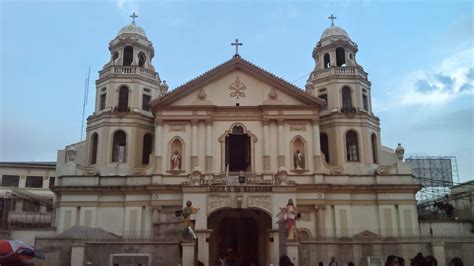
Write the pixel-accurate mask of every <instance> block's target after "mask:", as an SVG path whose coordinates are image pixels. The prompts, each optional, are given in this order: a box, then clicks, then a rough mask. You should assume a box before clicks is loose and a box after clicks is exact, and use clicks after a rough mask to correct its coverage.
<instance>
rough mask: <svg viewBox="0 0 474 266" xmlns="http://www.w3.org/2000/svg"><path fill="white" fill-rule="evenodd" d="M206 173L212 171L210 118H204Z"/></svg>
mask: <svg viewBox="0 0 474 266" xmlns="http://www.w3.org/2000/svg"><path fill="white" fill-rule="evenodd" d="M206 173H212V120H206Z"/></svg>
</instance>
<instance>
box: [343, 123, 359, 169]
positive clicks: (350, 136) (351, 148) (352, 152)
mask: <svg viewBox="0 0 474 266" xmlns="http://www.w3.org/2000/svg"><path fill="white" fill-rule="evenodd" d="M346 153H347V161H348V162H358V161H359V143H358V141H357V133H356V132H355V131H354V130H349V131H348V132H347V133H346Z"/></svg>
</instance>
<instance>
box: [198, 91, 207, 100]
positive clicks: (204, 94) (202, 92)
mask: <svg viewBox="0 0 474 266" xmlns="http://www.w3.org/2000/svg"><path fill="white" fill-rule="evenodd" d="M197 97H198V98H199V99H200V100H204V99H206V97H207V93H206V92H205V91H204V89H200V90H199V92H198V94H197Z"/></svg>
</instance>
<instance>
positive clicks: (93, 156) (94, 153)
mask: <svg viewBox="0 0 474 266" xmlns="http://www.w3.org/2000/svg"><path fill="white" fill-rule="evenodd" d="M98 144H99V136H98V135H97V133H94V134H92V145H91V164H96V163H97V145H98Z"/></svg>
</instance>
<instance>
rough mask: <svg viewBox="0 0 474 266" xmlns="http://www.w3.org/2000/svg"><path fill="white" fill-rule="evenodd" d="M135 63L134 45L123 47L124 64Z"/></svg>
mask: <svg viewBox="0 0 474 266" xmlns="http://www.w3.org/2000/svg"><path fill="white" fill-rule="evenodd" d="M132 63H133V47H132V46H125V48H124V49H123V65H124V66H131V65H132Z"/></svg>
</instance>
